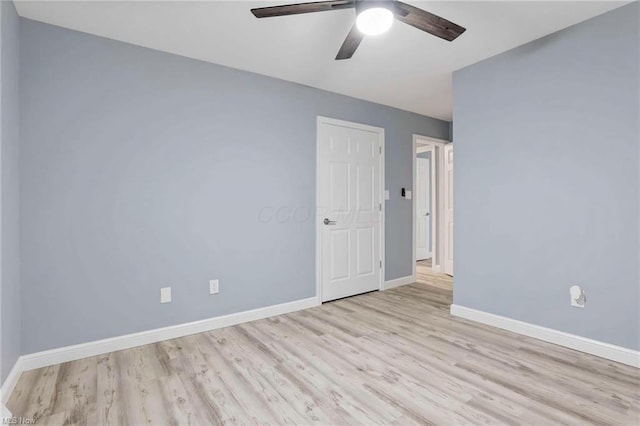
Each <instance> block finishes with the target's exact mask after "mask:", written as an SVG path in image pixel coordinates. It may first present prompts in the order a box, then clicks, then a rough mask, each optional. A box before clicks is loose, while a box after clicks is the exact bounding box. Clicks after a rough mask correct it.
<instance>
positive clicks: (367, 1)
mask: <svg viewBox="0 0 640 426" xmlns="http://www.w3.org/2000/svg"><path fill="white" fill-rule="evenodd" d="M393 3H394V1H393V0H356V15H359V14H360V13H361V12H364V11H365V10H367V9H372V8H378V7H381V8H384V9H388V10H389V11H391V13H393V14H394V15H395V13H396V10H395V9H396V8H395V6H394V4H393Z"/></svg>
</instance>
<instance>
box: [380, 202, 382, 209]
mask: <svg viewBox="0 0 640 426" xmlns="http://www.w3.org/2000/svg"><path fill="white" fill-rule="evenodd" d="M380 211H382V203H380Z"/></svg>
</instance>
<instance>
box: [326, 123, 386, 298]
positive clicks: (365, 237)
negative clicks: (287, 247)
mask: <svg viewBox="0 0 640 426" xmlns="http://www.w3.org/2000/svg"><path fill="white" fill-rule="evenodd" d="M318 126H319V127H318V203H319V205H318V218H317V220H319V221H320V224H319V227H320V229H321V232H320V237H321V240H322V241H321V260H320V262H321V266H320V268H321V292H322V301H323V302H326V301H329V300H334V299H339V298H341V297H347V296H352V295H354V294H360V293H365V292H368V291H372V290H378V289H379V288H380V283H381V267H382V257H381V233H382V225H381V217H382V205H381V202H382V201H381V195H380V193H381V182H380V180H381V179H380V176H381V163H380V157H381V146H382V138H383V133H382V132H383V131H382V129H376V128H369V127H367V126H360V125H357V124H355V123H353V124H351V123H346V122H341V121H336V120H327V119H319V121H318Z"/></svg>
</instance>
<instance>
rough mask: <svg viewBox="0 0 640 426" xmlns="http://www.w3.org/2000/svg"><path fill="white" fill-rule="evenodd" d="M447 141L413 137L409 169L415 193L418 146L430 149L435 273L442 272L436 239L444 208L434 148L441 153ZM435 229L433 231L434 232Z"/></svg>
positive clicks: (440, 164) (439, 241) (438, 159)
mask: <svg viewBox="0 0 640 426" xmlns="http://www.w3.org/2000/svg"><path fill="white" fill-rule="evenodd" d="M448 143H449V141H447V140H444V139H437V138H432V137H429V136H422V135H416V134H414V135H413V145H412V147H413V149H412V156H411V158H412V160H411V169H412V173H413V188H414V192H415V188H416V187H417V174H416V154H417V152H418V147H419V146H421V145H422V146H426V147H430V149H429V148H427V149H425V151H431V152H432V154H431V162H432V163H431V223H432V229H431V241H432V246H431V254H432V257H431V259H432V260H431V262H432V268H433V270H434V271H436V272H441V271H442V266H441V264H440V260H441V259H440V255H441V253H442V250H441V249H442V243H443V242H442V238H438V237H439V236H441V235H443V234H442V233H443V232H444V227H443V226H442V224H441V223H440V222H441V220H440V219H441V218H442V217H444V206H443V205H442V203H441V202H440V201H441V199H442V194H443V191H444V186H443V185H444V175H443V169H444V167H443V166H444V161H443V156H442V155H441V154H440V155H435V150H436V147H437V148H439V151H440V153H441V152H442V148H443V147H444V146H445V145H446V144H448ZM415 198H416V197H412V199H411V204H412V207H411V209H412V212H413V220H412V227H411V264H412V275H413V280H414V281H415V280H416V229H417V228H418V226H417V213H416V209H417V205H416V202H415ZM434 228H435V230H434Z"/></svg>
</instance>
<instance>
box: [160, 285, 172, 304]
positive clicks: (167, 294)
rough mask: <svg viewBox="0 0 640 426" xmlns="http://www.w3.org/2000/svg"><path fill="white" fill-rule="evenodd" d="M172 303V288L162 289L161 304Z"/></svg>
mask: <svg viewBox="0 0 640 426" xmlns="http://www.w3.org/2000/svg"><path fill="white" fill-rule="evenodd" d="M169 302H171V287H162V288H161V289H160V303H169Z"/></svg>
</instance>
